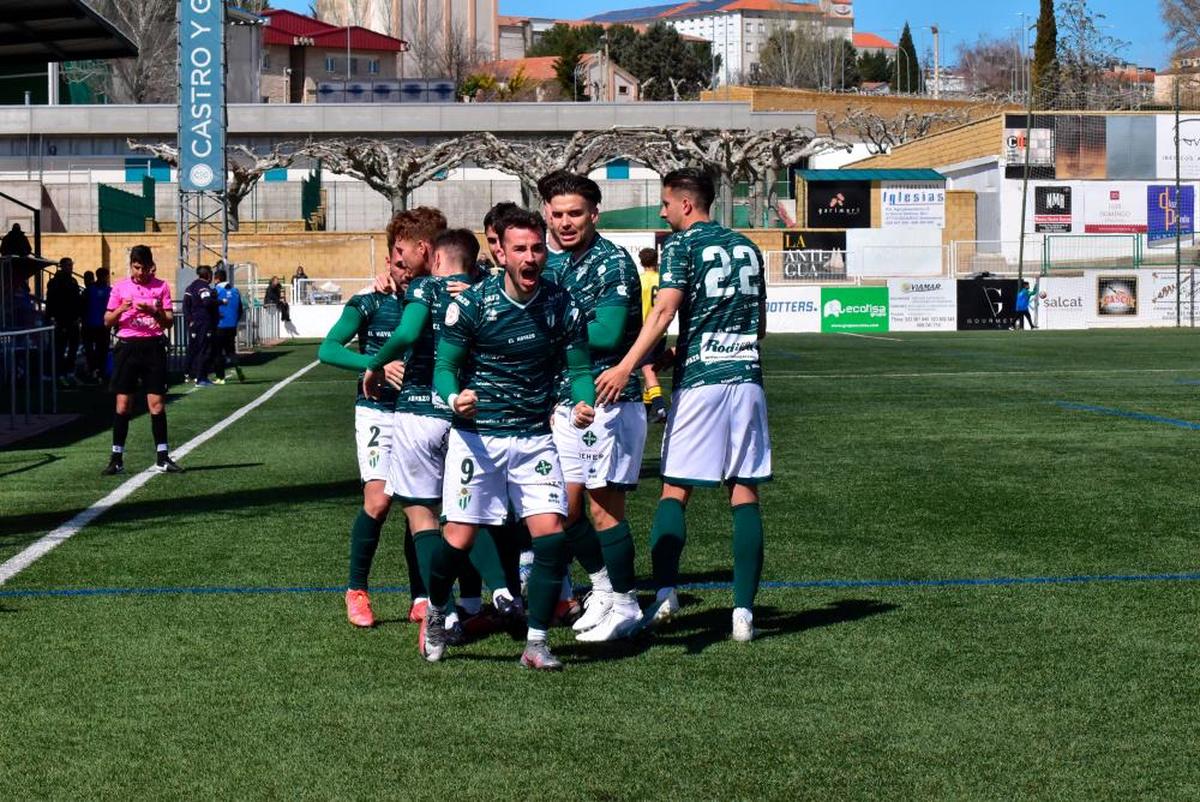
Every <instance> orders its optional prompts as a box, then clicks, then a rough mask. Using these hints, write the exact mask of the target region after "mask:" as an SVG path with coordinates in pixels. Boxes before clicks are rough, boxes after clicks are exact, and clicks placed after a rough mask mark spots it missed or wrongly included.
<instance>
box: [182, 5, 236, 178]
mask: <svg viewBox="0 0 1200 802" xmlns="http://www.w3.org/2000/svg"><path fill="white" fill-rule="evenodd" d="M224 42H225V3H224V0H182V2H181V3H180V5H179V58H180V61H179V139H178V141H179V185H180V189H182V190H183V191H184V192H199V191H206V192H219V191H221V190H224V189H225V47H224Z"/></svg>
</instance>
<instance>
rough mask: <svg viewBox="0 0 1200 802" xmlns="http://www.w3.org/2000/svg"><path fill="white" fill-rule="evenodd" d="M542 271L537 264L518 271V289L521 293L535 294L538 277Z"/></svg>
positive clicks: (523, 267)
mask: <svg viewBox="0 0 1200 802" xmlns="http://www.w3.org/2000/svg"><path fill="white" fill-rule="evenodd" d="M541 274H542V269H541V268H540V267H538V266H537V265H536V264H532V265H524V266H522V267H521V269H520V270H519V271H517V289H519V290H520V291H521V292H523V293H524V292H533V291H534V290H535V289H536V288H537V283H538V276H540V275H541Z"/></svg>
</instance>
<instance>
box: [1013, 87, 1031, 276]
mask: <svg viewBox="0 0 1200 802" xmlns="http://www.w3.org/2000/svg"><path fill="white" fill-rule="evenodd" d="M1027 95H1028V98H1027V103H1026V106H1025V169H1024V175H1023V177H1022V179H1021V241H1020V242H1019V243H1017V286H1018V287H1019V286H1020V283H1021V282H1022V281H1024V279H1025V225H1026V224H1025V218H1026V217H1028V207H1029V151H1030V150H1032V145H1033V142H1032V141H1031V139H1032V130H1033V92H1028V93H1027Z"/></svg>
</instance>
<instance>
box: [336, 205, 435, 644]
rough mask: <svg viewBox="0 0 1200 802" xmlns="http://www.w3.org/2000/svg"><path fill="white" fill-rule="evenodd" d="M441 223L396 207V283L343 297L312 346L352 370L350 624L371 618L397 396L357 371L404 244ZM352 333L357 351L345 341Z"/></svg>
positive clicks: (418, 600) (410, 557) (397, 304)
mask: <svg viewBox="0 0 1200 802" xmlns="http://www.w3.org/2000/svg"><path fill="white" fill-rule="evenodd" d="M445 227H446V218H445V216H444V215H443V214H442V213H441V212H439V211H438V210H437V209H429V208H425V207H421V208H418V209H411V210H409V211H407V212H400V213H398V214H396V216H395V217H393V218H392V220H391V222H390V223H388V228H387V237H388V255H387V266H388V277H389V279H390V281H391V283H392V285H393V286H394V287H395V290H396V291H395V292H392V293H383V292H378V291H374V292H368V293H361V294H359V295H355V296H354V297H353V298H351V299H350V300H349V301H348V302H347V303H346V307H345V309H343V310H342V315H341V317H340V318H339V319H338V322H337V323H336V324H334V326H333V328H332V329H330V331H329V334H327V335H326V336H325V340H324V341H323V342H322V343H321V347H320V349H319V350H318V352H317V356H318V358H319V359H320V360H321V361H322V362H324V363H325V364H327V365H333V366H335V367H340V368H345V369H347V370H354V371H359V372H360V376H359V381H358V382H357V388H358V389H357V393H358V397H357V400H356V401H355V405H354V434H355V442H356V444H357V447H358V470H359V478H360V479H361V480H362V483H363V506H362V509H361V510H359V513H358V516H357V517H356V518H355V519H354V525H353V526H352V527H351V529H350V580H349V586H348V588H347V590H346V617H347V618H348V619H349V620H350V623H352V624H354V625H355V626H358V627H371V626H374V625H375V615H374V612H373V611H372V609H371V599H370V596H369V594H368V577H369V575H370V572H371V563H372V561H373V560H374V559H375V551H376V549H377V548H378V547H379V534H380V532H381V531H382V530H383V523H384V521H385V520H387V515H388V510H389V508H390V507H391V497H390V496H389V495H388V493H387V490H386V484H387V478H388V468H389V462H390V460H391V457H392V446H393V444H392V413H393V411H394V410H395V406H396V397H397V393H396V391H395V390H394V389H392V388H390V387H389V388H387V389H386V390H385V391H384V392H382V393H380V394H379V395H378V397H376V398H370V397H368V396H367V395H366V393H365V392H364V391H363V383H362V376H361V372H362V371H365V370H366V369H367V367H368V366H369V365H370V361H371V357H372V356H374V355H375V353H376V352H377V351H378V350H379V349H380V348H381V347H382V346H383V344H384V343H385V342H387V339H388V337H390V336H391V334H392V332H393V331H394V330H395V328H396V326H397V325H398V324H399V323H400V315H401V309H402V300H401V299H402V298H403V292H404V289H406V288H407V286H408V281H409V276H408V271H407V269H406V268H405V250H406V249H409V250H411V249H413V248H420V247H424V246H422V245H421V243H422V242H425V241H432V239H433V236H434V235H435V234H436V233H437V231H439V230H441V229H444V228H445ZM423 238H424V239H423ZM410 258H411V257H410ZM356 338H357V340H358V348H357V351H352V350H350V349H349V348H346V347H345V346H346V345H347V344H348V343H350V342H351V341H352V340H354V339H356ZM410 541H411V538H409V537H406V538H405V557H406V558H407V561H408V568H409V571H408V573H409V582H410V587H411V588H412V591H413V605H412V607H413V609H412V610H410V617H411V616H412V614H413V612H414V611H418V610H419V608H420V606H421V605H422V601H423V599H424V597H425V591H424V586H423V585H422V583H421V580H420V575H419V573H418V571H417V570H416V559H415V557H416V555H415V553H414V552H413V551H412V548H411V545H410Z"/></svg>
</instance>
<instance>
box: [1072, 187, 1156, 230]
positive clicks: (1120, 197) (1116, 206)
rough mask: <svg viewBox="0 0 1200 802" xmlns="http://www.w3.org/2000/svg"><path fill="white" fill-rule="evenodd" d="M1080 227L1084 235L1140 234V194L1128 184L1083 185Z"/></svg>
mask: <svg viewBox="0 0 1200 802" xmlns="http://www.w3.org/2000/svg"><path fill="white" fill-rule="evenodd" d="M1083 230H1084V233H1086V234H1144V233H1145V232H1146V203H1145V196H1144V193H1143V192H1141V191H1140V189H1135V185H1132V184H1104V183H1088V184H1085V185H1084V190H1083Z"/></svg>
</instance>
